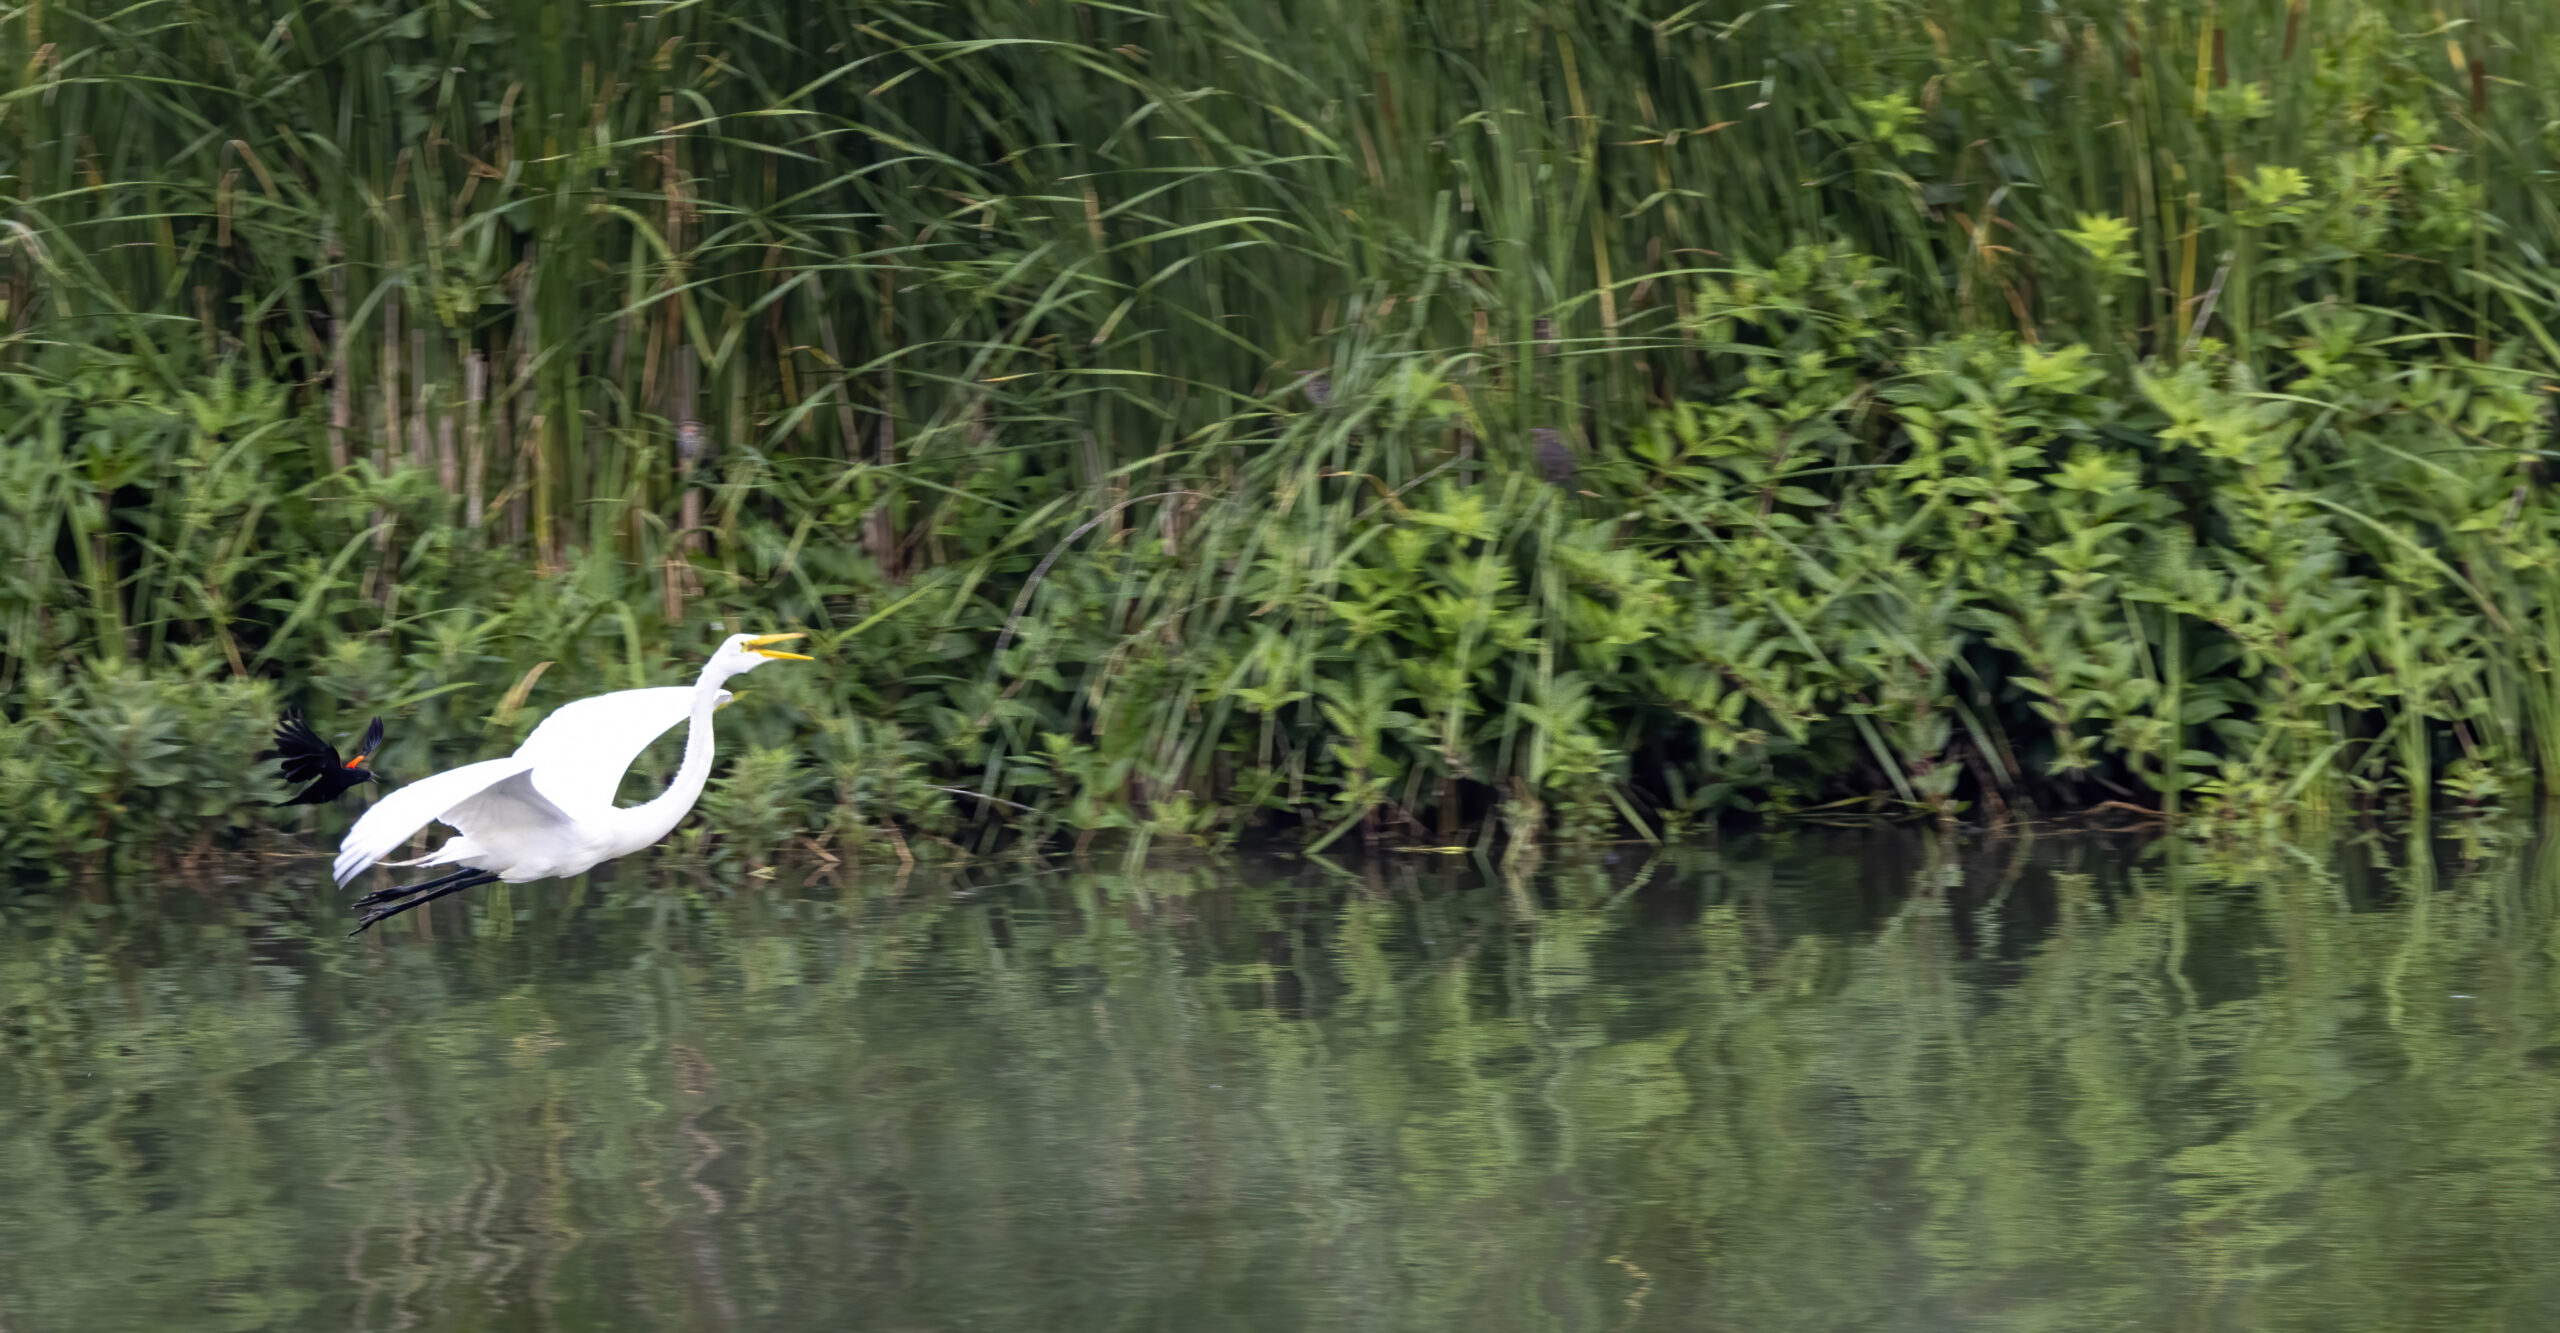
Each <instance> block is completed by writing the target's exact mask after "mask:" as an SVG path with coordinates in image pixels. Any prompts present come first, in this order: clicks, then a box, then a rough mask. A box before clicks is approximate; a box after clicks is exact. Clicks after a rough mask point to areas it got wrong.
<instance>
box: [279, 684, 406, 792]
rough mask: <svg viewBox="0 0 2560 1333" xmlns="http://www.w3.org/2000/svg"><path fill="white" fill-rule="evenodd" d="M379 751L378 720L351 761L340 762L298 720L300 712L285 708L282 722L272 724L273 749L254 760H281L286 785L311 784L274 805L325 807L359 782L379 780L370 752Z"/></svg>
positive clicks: (309, 729)
mask: <svg viewBox="0 0 2560 1333" xmlns="http://www.w3.org/2000/svg"><path fill="white" fill-rule="evenodd" d="M381 748H382V719H381V718H378V717H377V718H375V719H374V720H373V725H371V726H369V727H366V728H365V729H364V743H363V744H361V745H358V746H357V747H356V752H355V757H353V758H351V759H345V760H341V759H339V758H338V752H337V750H336V749H335V748H333V747H332V746H331V745H330V744H329V743H328V742H327V741H324V740H322V739H320V736H319V733H317V732H314V731H313V730H312V729H311V724H310V723H307V722H305V721H303V720H302V710H301V709H299V708H288V709H286V710H284V720H283V721H282V722H280V723H278V724H276V747H275V748H274V749H272V750H260V751H259V752H258V753H257V756H256V757H257V758H260V759H281V760H283V761H284V763H283V764H282V765H280V768H281V770H282V771H283V774H284V780H285V781H286V782H288V783H296V782H309V783H311V785H310V786H309V787H307V788H305V789H303V790H302V791H301V792H300V793H298V794H296V795H293V796H289V797H287V798H285V799H284V800H281V801H277V802H276V804H277V805H325V804H327V803H328V802H330V801H333V800H336V799H337V798H338V797H339V796H340V795H342V794H344V793H345V792H346V791H347V789H348V788H350V787H353V786H355V785H356V784H357V783H359V782H379V781H381V780H382V779H381V777H380V775H378V774H376V773H375V772H374V771H373V752H374V751H376V750H379V749H381ZM313 779H318V780H317V781H313Z"/></svg>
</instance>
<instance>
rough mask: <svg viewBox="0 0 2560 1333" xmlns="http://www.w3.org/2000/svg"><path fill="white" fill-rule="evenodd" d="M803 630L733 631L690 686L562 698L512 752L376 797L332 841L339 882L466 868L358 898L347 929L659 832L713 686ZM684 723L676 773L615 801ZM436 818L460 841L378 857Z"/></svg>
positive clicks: (699, 778)
mask: <svg viewBox="0 0 2560 1333" xmlns="http://www.w3.org/2000/svg"><path fill="white" fill-rule="evenodd" d="M800 637H802V636H801V635H799V634H732V635H730V636H729V637H728V638H727V639H725V640H723V641H722V642H721V644H720V649H719V651H718V652H715V653H713V654H712V655H711V660H710V661H709V662H706V663H704V664H703V667H702V676H701V678H700V679H698V680H696V681H695V682H694V683H693V684H692V685H691V686H690V687H688V686H683V685H666V686H660V687H658V688H655V689H646V690H617V691H615V692H614V693H612V694H599V695H597V696H595V697H594V698H592V699H579V700H576V701H574V702H571V703H566V704H562V705H561V706H560V707H559V708H557V709H554V710H553V711H552V714H551V716H549V717H547V718H544V719H543V720H542V725H541V726H538V727H535V728H534V729H533V734H532V735H530V736H527V737H525V738H524V744H522V745H520V746H518V747H516V752H515V753H514V754H513V755H510V756H508V757H507V758H505V759H486V760H482V761H481V762H479V763H476V764H465V765H463V766H462V767H460V768H457V769H454V770H452V771H451V772H446V773H438V774H436V775H435V776H434V777H431V778H421V779H419V780H418V781H416V782H412V783H410V784H409V785H408V786H405V787H402V788H400V789H399V790H398V791H395V792H392V793H391V794H390V795H388V796H385V797H383V798H382V799H381V800H380V801H379V802H377V803H375V805H374V807H373V808H372V809H370V810H367V811H366V812H365V813H364V817H363V818H362V819H359V820H357V821H356V825H355V827H354V828H351V829H349V830H347V838H346V841H345V842H343V843H340V844H339V845H338V860H337V865H336V867H335V870H336V874H337V880H338V887H340V888H345V887H346V885H347V881H349V880H351V879H354V878H355V877H356V876H357V875H359V874H361V873H363V871H364V869H365V867H367V866H370V865H374V864H376V863H380V864H383V865H397V866H461V867H463V869H460V870H457V871H455V872H453V873H452V874H449V875H446V876H444V877H442V878H440V879H431V880H428V881H427V882H426V883H423V884H409V885H403V886H401V887H397V888H389V889H383V890H380V891H378V892H374V893H368V894H366V895H365V896H363V897H361V898H358V899H356V901H355V905H356V906H357V907H363V908H371V909H373V910H371V911H368V912H366V913H365V914H364V916H363V917H362V918H361V919H359V920H358V921H357V923H356V928H355V929H354V930H352V931H349V932H348V934H349V935H360V934H362V933H364V929H365V927H367V926H370V925H372V924H373V923H375V922H377V921H380V920H383V919H385V918H387V917H394V916H398V915H399V914H400V913H402V912H405V911H408V910H409V909H410V908H412V907H421V906H424V905H426V904H427V903H431V902H434V901H435V900H436V899H438V898H442V897H444V896H445V895H447V894H452V893H460V892H462V891H463V890H464V889H468V888H471V887H474V886H475V885H481V884H487V883H490V882H491V881H494V880H501V879H502V880H505V881H506V882H508V883H509V884H522V883H524V882H525V881H526V880H533V879H548V878H550V877H552V876H554V875H575V874H578V873H580V872H582V871H585V870H587V869H589V868H590V867H593V866H597V865H601V864H603V863H604V862H607V861H610V860H613V859H614V858H615V857H619V856H629V855H630V854H631V853H633V852H636V851H639V850H640V849H641V848H643V847H646V846H648V845H650V844H651V843H654V842H656V841H658V840H659V839H660V838H663V837H665V836H667V834H669V833H671V832H673V831H674V830H675V826H676V825H677V824H678V823H680V822H681V821H682V820H683V819H684V816H685V812H686V811H688V810H691V809H692V808H693V803H694V802H695V801H696V800H698V799H700V797H701V796H702V784H703V781H704V779H706V778H708V777H710V776H711V715H712V713H714V712H716V711H718V709H719V707H720V705H722V704H724V703H727V702H728V701H729V698H730V695H729V692H728V691H727V690H724V689H722V688H720V686H721V683H722V682H724V681H726V680H728V679H729V678H730V677H731V676H743V675H745V674H747V673H748V672H750V671H753V670H755V669H756V668H757V667H760V666H762V665H764V664H765V663H766V662H769V661H786V662H806V661H808V660H810V659H809V658H807V657H805V656H803V655H801V654H799V653H786V652H782V651H779V650H778V649H775V648H773V647H772V646H771V645H773V644H777V643H782V642H784V641H786V640H790V639H797V638H800ZM688 718H690V719H691V720H692V724H693V725H692V727H691V729H690V730H689V731H687V732H686V734H685V742H684V763H683V765H682V766H681V767H679V768H677V769H676V780H675V781H674V782H672V783H669V784H668V786H667V790H666V792H665V793H664V794H663V795H661V796H659V797H658V799H656V800H654V801H650V802H648V803H647V804H645V805H635V806H631V807H628V808H623V807H618V806H616V805H615V804H614V803H613V794H614V790H615V789H616V788H618V787H620V786H621V785H622V775H623V772H624V771H625V770H627V769H629V768H630V767H631V761H632V760H634V759H637V758H639V757H640V752H641V751H642V750H645V749H647V748H649V742H651V741H653V740H656V739H657V738H658V737H659V736H660V735H661V734H663V733H664V732H665V731H666V730H667V728H669V727H672V726H674V725H675V724H676V723H678V722H681V721H684V720H686V719H688ZM438 820H441V821H443V822H444V823H445V824H446V825H448V826H450V827H451V828H452V829H453V830H454V831H455V832H456V833H458V834H460V835H461V836H460V837H456V838H448V839H446V840H445V844H444V845H443V846H442V847H438V848H437V849H435V850H434V851H432V852H429V853H427V854H426V855H425V856H421V857H418V858H417V859H415V860H411V861H384V860H383V859H382V858H384V857H386V856H389V855H390V854H391V853H393V852H394V851H397V850H399V848H400V846H401V844H403V843H406V842H407V841H408V840H409V839H410V838H411V837H412V836H413V835H415V834H416V833H417V832H418V830H420V829H422V828H425V827H426V826H427V825H428V824H429V823H431V822H434V821H438Z"/></svg>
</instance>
